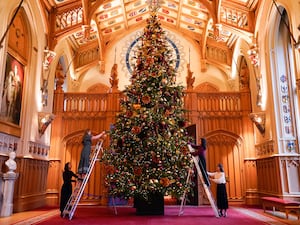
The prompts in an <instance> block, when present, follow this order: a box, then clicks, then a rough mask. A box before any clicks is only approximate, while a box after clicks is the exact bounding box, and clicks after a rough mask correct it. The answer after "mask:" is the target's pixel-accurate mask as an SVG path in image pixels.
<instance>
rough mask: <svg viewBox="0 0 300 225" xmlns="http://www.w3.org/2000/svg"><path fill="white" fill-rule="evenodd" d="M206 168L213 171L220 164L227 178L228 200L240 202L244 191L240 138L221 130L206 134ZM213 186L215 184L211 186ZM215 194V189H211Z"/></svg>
mask: <svg viewBox="0 0 300 225" xmlns="http://www.w3.org/2000/svg"><path fill="white" fill-rule="evenodd" d="M205 137H206V138H207V143H208V145H207V159H208V160H207V168H208V170H209V171H215V170H216V167H217V164H218V163H222V164H223V166H224V170H225V174H226V178H227V192H228V198H229V199H230V200H242V199H243V197H244V193H245V190H244V189H243V188H244V185H243V177H244V165H243V152H242V149H241V145H240V142H241V140H240V137H239V136H238V135H234V134H232V133H230V132H226V131H223V130H219V131H215V132H213V133H210V134H207V135H206V136H205ZM213 186H215V184H213ZM212 190H213V193H215V190H216V188H215V187H214V188H212Z"/></svg>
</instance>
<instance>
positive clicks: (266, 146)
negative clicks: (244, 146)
mask: <svg viewBox="0 0 300 225" xmlns="http://www.w3.org/2000/svg"><path fill="white" fill-rule="evenodd" d="M274 145H275V142H274V141H273V140H269V141H266V142H264V143H261V144H258V145H256V146H255V150H256V155H257V156H267V155H273V154H274Z"/></svg>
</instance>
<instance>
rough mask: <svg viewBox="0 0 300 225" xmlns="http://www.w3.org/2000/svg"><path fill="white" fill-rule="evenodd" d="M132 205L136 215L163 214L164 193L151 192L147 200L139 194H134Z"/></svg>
mask: <svg viewBox="0 0 300 225" xmlns="http://www.w3.org/2000/svg"><path fill="white" fill-rule="evenodd" d="M134 207H135V208H136V214H137V215H164V195H163V194H161V193H151V194H149V196H148V200H145V199H144V198H143V197H141V196H135V197H134Z"/></svg>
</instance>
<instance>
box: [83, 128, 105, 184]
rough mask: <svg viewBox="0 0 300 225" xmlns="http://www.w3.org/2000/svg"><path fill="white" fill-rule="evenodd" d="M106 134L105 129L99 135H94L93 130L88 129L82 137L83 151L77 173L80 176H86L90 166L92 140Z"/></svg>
mask: <svg viewBox="0 0 300 225" xmlns="http://www.w3.org/2000/svg"><path fill="white" fill-rule="evenodd" d="M104 135H105V131H102V132H101V133H100V134H98V135H95V136H94V135H92V132H91V130H90V129H87V130H86V131H85V132H84V135H83V138H82V144H83V148H82V151H81V156H80V161H79V164H78V170H77V174H78V175H79V177H80V178H82V179H83V178H84V176H85V175H86V174H87V172H88V169H89V166H90V154H91V146H92V141H93V140H96V139H99V138H101V137H102V136H104Z"/></svg>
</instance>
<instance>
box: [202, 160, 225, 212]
mask: <svg viewBox="0 0 300 225" xmlns="http://www.w3.org/2000/svg"><path fill="white" fill-rule="evenodd" d="M207 174H208V175H209V176H210V180H211V181H213V182H215V183H216V184H217V206H218V211H219V216H220V217H222V216H224V217H226V216H227V209H228V198H227V191H226V178H225V172H224V169H223V165H222V164H221V163H219V164H218V165H217V171H216V172H213V173H212V172H207Z"/></svg>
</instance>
